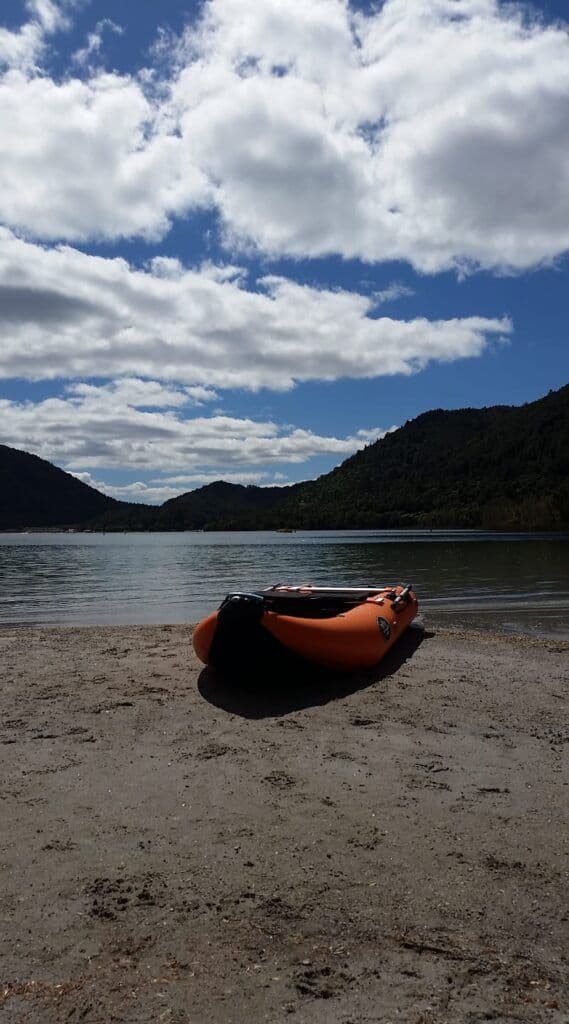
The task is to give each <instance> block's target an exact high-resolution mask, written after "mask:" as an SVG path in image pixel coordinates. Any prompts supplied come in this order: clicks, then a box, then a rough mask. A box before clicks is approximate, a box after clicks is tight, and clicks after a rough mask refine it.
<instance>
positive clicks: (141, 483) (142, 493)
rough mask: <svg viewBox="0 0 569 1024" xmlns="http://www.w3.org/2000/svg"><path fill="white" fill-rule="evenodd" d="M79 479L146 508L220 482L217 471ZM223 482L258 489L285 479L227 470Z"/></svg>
mask: <svg viewBox="0 0 569 1024" xmlns="http://www.w3.org/2000/svg"><path fill="white" fill-rule="evenodd" d="M73 476H76V477H77V478H78V480H82V481H83V483H85V484H89V486H90V487H96V489H97V490H98V491H101V492H102V493H103V494H108V495H109V496H110V497H111V498H118V499H119V501H135V502H142V503H143V504H145V505H162V504H163V502H165V501H168V500H169V499H170V498H177V497H178V496H179V495H180V494H184V493H185V492H186V491H193V490H195V489H196V488H197V487H203V486H204V484H211V483H214V482H215V481H217V480H219V479H220V473H219V470H217V471H216V472H210V473H188V474H185V475H183V476H179V477H165V478H164V479H160V478H158V479H155V480H149V481H145V480H136V481H134V483H131V484H111V483H107V482H106V481H105V480H99V479H98V478H97V477H93V476H92V475H91V473H87V472H85V473H73ZM223 480H224V481H225V482H226V483H233V484H256V485H257V486H258V487H269V486H275V485H278V486H283V483H284V482H285V481H286V478H285V477H284V475H283V474H282V473H273V474H269V473H258V472H254V471H249V472H245V471H242V472H239V471H229V472H224V473H223Z"/></svg>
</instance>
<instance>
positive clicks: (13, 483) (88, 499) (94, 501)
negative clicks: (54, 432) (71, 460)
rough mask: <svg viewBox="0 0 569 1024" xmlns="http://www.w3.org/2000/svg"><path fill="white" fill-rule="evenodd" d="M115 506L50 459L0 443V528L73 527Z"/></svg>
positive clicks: (113, 501)
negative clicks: (49, 460) (47, 460)
mask: <svg viewBox="0 0 569 1024" xmlns="http://www.w3.org/2000/svg"><path fill="white" fill-rule="evenodd" d="M117 505H119V502H116V501H115V500H114V499H113V498H108V497H106V496H105V495H104V494H101V493H100V492H99V491H97V490H95V488H94V487H89V486H88V485H87V484H84V483H82V482H81V480H77V478H76V477H74V476H71V474H70V473H65V472H64V471H63V470H62V469H58V468H57V467H56V466H52V464H51V462H46V461H45V459H40V458H38V457H37V456H36V455H29V454H28V453H27V452H22V451H19V450H18V449H17V448H8V447H7V446H6V445H3V444H0V530H11V529H16V530H17V529H22V528H23V527H32V528H33V527H46V526H49V527H54V526H74V525H75V524H77V523H81V522H84V521H85V520H87V519H90V518H92V517H93V516H97V515H100V513H101V512H103V511H104V510H105V509H108V508H112V507H113V506H117Z"/></svg>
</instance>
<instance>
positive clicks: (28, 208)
mask: <svg viewBox="0 0 569 1024" xmlns="http://www.w3.org/2000/svg"><path fill="white" fill-rule="evenodd" d="M34 9H35V15H34V19H35V20H31V21H30V23H29V26H31V28H30V27H29V26H24V28H23V29H22V30H21V32H22V33H24V34H25V32H26V31H27V32H28V33H29V32H32V29H33V31H34V32H39V33H40V35H41V33H45V32H46V31H48V28H49V26H50V24H53V18H54V17H55V13H54V12H57V8H56V7H55V5H53V4H52V3H51V0H36V3H35V5H34ZM50 11H51V12H52V17H51V22H50ZM40 12H43V13H40ZM34 25H35V28H33V26H34ZM50 30H51V29H50ZM12 35H13V33H8V36H10V37H11V36H12ZM8 36H7V35H6V33H4V36H0V53H2V52H4V53H5V54H6V53H7V52H9V51H10V47H12V49H13V50H14V48H15V50H17V49H18V46H20V43H18V41H17V39H11V38H8ZM99 39H100V32H99V33H97V30H96V29H95V33H94V35H93V48H95V49H98V48H99ZM2 40H3V42H2ZM34 45H35V44H33V43H32V42H29V41H28V42H25V40H24V41H22V42H21V47H23V51H26V52H29V53H31V54H33V53H35V50H34ZM2 47H3V48H4V49H3V50H2ZM170 49H171V56H172V57H173V58H175V59H174V64H173V65H172V67H171V72H170V77H169V78H168V79H167V80H163V79H162V80H159V79H157V77H156V74H153V71H152V69H148V68H146V69H141V74H140V75H139V76H138V77H135V76H124V75H122V76H121V75H117V74H101V73H92V74H86V75H84V76H83V78H82V79H81V80H79V79H73V78H69V77H66V78H65V79H64V80H62V81H54V80H52V79H50V78H49V76H47V75H46V74H43V75H41V76H39V75H36V74H34V73H33V72H32V71H31V70H30V67H29V63H30V62H29V61H27V62H26V60H24V59H23V58H22V59H20V58H18V57H17V56H16V57H14V58H13V59H11V60H9V61H8V63H11V64H12V65H13V67H12V69H11V70H9V71H8V72H7V73H6V74H5V75H4V77H3V78H2V79H0V128H2V126H8V128H9V131H6V130H5V129H4V130H0V217H1V218H3V220H4V222H5V223H7V224H9V225H11V226H12V227H13V228H15V229H18V230H21V231H27V232H29V233H30V234H31V235H34V236H35V237H42V238H45V239H53V238H57V239H59V238H66V239H68V240H85V239H89V238H93V237H106V238H117V237H121V236H142V237H146V238H150V237H151V238H158V237H161V236H163V235H164V234H165V233H166V232H167V231H168V228H169V226H170V224H171V223H172V220H173V219H174V218H176V217H178V216H180V215H182V214H184V213H185V212H187V211H188V210H190V209H192V208H195V207H197V206H204V205H205V206H210V207H212V208H215V209H217V210H218V211H219V213H220V215H221V218H222V221H223V224H224V231H225V237H226V240H227V241H228V243H230V244H231V245H236V244H237V245H254V246H256V247H258V249H260V250H262V251H263V252H265V253H269V254H273V255H282V254H287V255H293V256H300V257H306V256H320V255H322V254H325V253H339V254H341V255H342V256H344V257H348V258H350V257H359V258H361V259H364V260H367V261H370V262H379V261H384V260H392V259H402V260H407V261H409V262H410V263H412V264H413V265H414V266H415V267H416V268H418V269H419V270H421V271H426V272H435V271H440V270H443V269H447V268H451V267H452V268H458V269H459V270H460V271H461V272H464V271H465V270H467V269H469V268H472V267H476V266H479V267H486V268H492V269H496V268H497V269H499V270H506V269H508V270H523V269H526V268H529V267H534V266H537V265H539V264H541V263H543V262H547V261H551V260H554V259H555V258H556V257H557V256H559V255H560V254H562V253H564V252H565V251H567V249H568V248H569V145H568V141H567V140H568V139H569V102H568V101H569V37H568V34H567V30H566V28H565V27H564V26H563V25H561V24H556V25H553V24H551V25H547V24H546V23H544V22H543V21H538V20H534V21H533V22H531V21H529V20H528V19H527V17H526V16H525V15H524V14H523V12H522V8H521V7H520V6H517V5H514V4H506V3H501V2H499V0H413V2H409V0H385V2H384V3H383V4H382V5H381V6H380V7H378V8H377V9H375V10H373V11H372V12H371V13H368V14H363V13H361V12H360V13H357V12H356V11H355V9H354V8H351V7H350V6H349V4H348V3H347V2H346V0H311V3H310V4H306V3H305V2H304V0H287V2H286V3H285V2H283V0H209V2H207V3H205V5H204V6H203V13H202V15H201V18H200V20H199V21H198V22H197V23H195V24H194V25H193V26H191V27H190V28H189V29H188V31H187V33H186V35H185V36H184V38H183V39H182V40H180V41H179V42H178V45H177V46H171V48H170ZM15 50H14V52H15ZM5 59H6V58H5Z"/></svg>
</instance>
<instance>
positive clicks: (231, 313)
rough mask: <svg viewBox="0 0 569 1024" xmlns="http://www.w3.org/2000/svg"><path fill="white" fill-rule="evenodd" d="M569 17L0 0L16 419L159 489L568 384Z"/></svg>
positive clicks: (257, 477) (119, 487)
mask: <svg viewBox="0 0 569 1024" xmlns="http://www.w3.org/2000/svg"><path fill="white" fill-rule="evenodd" d="M563 17H564V12H563V10H562V5H561V3H560V2H555V3H554V2H549V3H541V4H539V5H534V6H533V7H529V6H526V7H523V8H522V7H520V6H513V5H511V4H508V5H506V4H502V3H500V2H498V0H385V2H384V4H383V5H381V6H380V7H378V5H373V6H372V5H368V4H365V3H362V2H360V3H357V4H355V3H352V4H351V5H350V4H348V3H347V2H343V0H312V2H311V4H310V5H306V4H305V3H304V0H286V2H285V0H209V2H207V3H205V4H198V3H183V2H180V0H164V2H162V3H161V4H160V5H156V4H150V3H147V4H140V3H139V2H138V3H135V2H134V0H123V2H121V3H119V4H117V3H116V0H114V2H111V0H80V2H71V0H69V2H66V0H60V2H56V0H29V2H27V3H24V2H22V0H4V3H3V5H2V10H1V12H0V413H1V417H0V424H1V429H0V441H1V442H3V443H5V444H9V445H14V446H15V447H19V448H23V449H25V450H27V451H33V452H35V453H37V454H39V455H41V456H42V457H44V458H48V459H50V460H51V461H53V462H55V463H56V464H58V465H60V466H62V467H63V468H65V469H68V470H69V471H71V472H73V473H75V474H76V475H78V476H80V477H81V478H82V479H85V480H87V481H88V482H93V483H94V484H95V485H96V486H98V487H100V488H101V489H102V490H106V491H107V492H108V493H110V494H113V495H115V496H117V497H122V498H127V499H129V500H142V501H153V502H160V501H163V500H165V499H166V498H168V497H171V496H172V495H174V494H178V493H181V492H183V491H185V490H189V489H191V488H193V487H195V486H199V485H200V484H202V483H204V482H207V481H209V480H213V479H219V478H224V479H232V480H236V481H239V482H255V483H262V484H270V483H275V482H276V483H284V482H287V481H293V480H299V479H306V478H309V477H313V476H315V475H317V474H319V473H321V472H325V471H327V470H328V469H329V468H331V467H332V466H334V465H337V464H338V463H339V462H340V461H342V460H343V459H344V458H346V457H347V455H349V454H350V453H351V452H353V451H355V450H356V449H357V448H358V447H361V446H362V445H363V444H365V443H367V442H368V441H370V440H373V439H374V438H376V437H378V436H381V434H382V433H383V432H384V431H386V430H389V429H392V428H393V427H396V426H398V425H401V424H402V423H404V422H405V420H407V419H410V418H412V417H414V416H416V415H418V414H419V413H420V412H423V411H425V410H427V409H430V408H435V407H446V408H456V407H460V406H466V405H471V406H483V405H491V404H499V403H502V404H519V403H522V402H526V401H531V400H533V399H536V398H538V397H540V396H541V395H543V394H545V393H546V392H547V391H548V390H549V389H552V388H557V387H560V386H561V385H563V384H565V383H567V380H568V379H569V358H568V354H567V342H566V329H565V324H566V310H567V294H568V284H569V281H568V263H567V256H566V254H567V250H568V249H569V142H568V140H569V36H568V32H567V24H566V23H564V22H563Z"/></svg>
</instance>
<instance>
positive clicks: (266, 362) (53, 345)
mask: <svg viewBox="0 0 569 1024" xmlns="http://www.w3.org/2000/svg"><path fill="white" fill-rule="evenodd" d="M259 285H260V288H261V290H259V291H257V290H252V289H247V288H246V287H245V281H244V277H243V275H242V274H240V272H239V271H238V270H236V269H235V268H232V269H231V270H230V271H228V269H227V268H224V269H222V270H221V271H219V272H218V271H216V269H215V268H212V267H211V266H209V265H207V266H205V267H204V268H202V269H197V270H188V269H183V268H181V267H180V266H178V268H177V270H176V273H169V274H166V275H164V274H163V273H162V272H160V273H158V274H157V273H156V272H155V270H154V269H153V267H152V266H151V267H150V268H147V269H146V270H137V269H133V268H132V267H131V266H129V264H128V263H127V262H126V261H125V260H123V259H108V258H103V257H95V256H92V255H87V254H85V253H82V252H79V251H78V250H76V249H72V248H69V247H58V248H56V249H47V248H44V247H42V246H39V245H34V244H32V243H29V242H25V241H23V240H21V239H19V238H16V237H15V236H14V235H12V234H11V233H10V232H9V231H7V230H6V229H0V331H1V333H2V337H3V339H4V340H3V342H2V346H1V348H0V377H2V376H3V377H25V378H35V379H40V378H57V377H119V376H129V375H134V376H139V377H153V378H156V379H159V380H162V381H179V382H183V383H184V384H185V385H188V386H192V387H194V388H195V387H196V386H197V387H200V388H202V389H203V388H205V389H206V391H205V392H204V391H203V390H201V391H194V398H196V399H197V400H198V401H200V400H201V401H203V400H208V399H209V398H210V395H211V389H212V388H235V387H244V388H249V389H257V388H261V387H267V388H272V389H287V388H290V387H292V386H293V385H294V384H295V383H296V382H298V381H307V380H328V381H332V380H337V379H339V378H342V377H352V378H366V377H368V378H369V377H377V376H384V375H391V374H396V373H403V374H409V373H412V372H414V371H415V370H418V369H421V368H422V367H424V366H426V365H427V364H428V363H429V362H431V361H442V362H448V361H452V360H455V359H460V358H466V357H469V356H476V355H479V354H480V353H481V352H482V351H483V350H484V349H485V347H486V346H487V345H488V342H489V340H490V339H491V338H492V337H494V336H501V335H504V334H508V333H509V332H510V330H511V325H510V323H509V321H508V320H507V319H488V318H483V317H468V318H465V319H461V320H460V319H453V320H439V321H429V320H425V319H422V318H419V319H414V320H408V321H404V320H395V319H391V318H389V317H385V316H382V317H378V316H376V315H375V309H374V302H373V299H372V298H370V297H368V296H365V295H359V294H357V293H352V292H345V291H330V290H326V289H317V288H312V287H308V286H306V285H300V284H298V283H296V282H294V281H292V280H289V279H287V278H283V277H275V276H265V277H264V278H263V279H262V280H261V281H260V282H259ZM211 397H213V395H211Z"/></svg>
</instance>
